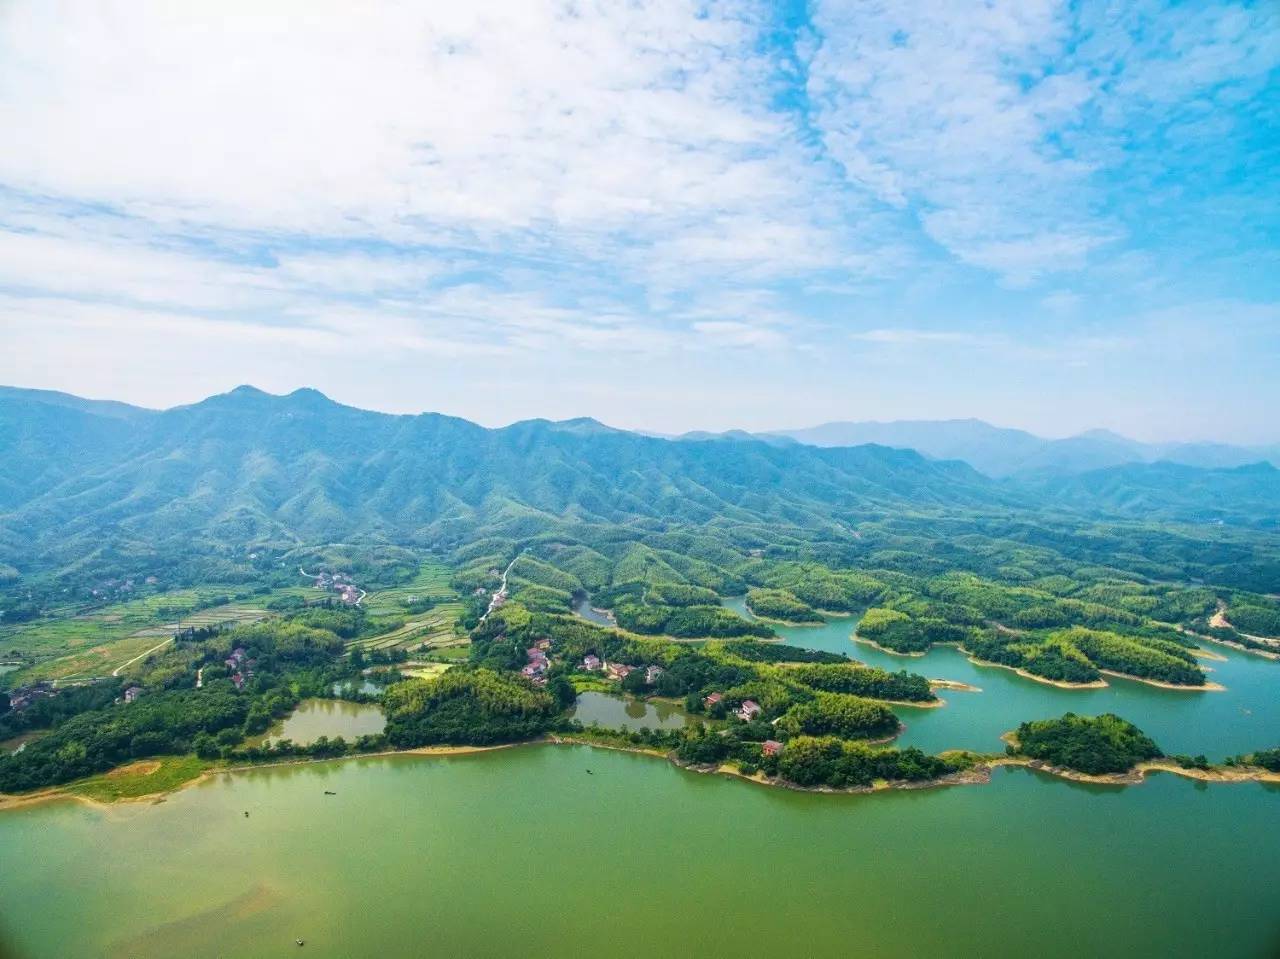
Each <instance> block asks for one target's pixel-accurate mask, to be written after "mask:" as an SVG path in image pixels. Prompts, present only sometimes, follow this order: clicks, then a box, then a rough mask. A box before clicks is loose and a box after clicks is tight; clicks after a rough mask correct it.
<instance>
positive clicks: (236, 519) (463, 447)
mask: <svg viewBox="0 0 1280 959" xmlns="http://www.w3.org/2000/svg"><path fill="white" fill-rule="evenodd" d="M897 426H905V427H906V428H904V429H897V428H895V425H885V426H883V427H878V426H876V425H875V424H869V425H867V426H866V427H865V430H866V431H865V432H864V431H862V430H864V427H858V426H855V425H852V424H833V425H830V426H826V427H818V428H815V429H814V430H812V431H794V434H792V435H788V436H786V437H778V436H773V437H765V438H763V440H761V439H758V438H754V437H751V436H748V435H736V434H735V435H731V436H730V437H728V438H717V439H706V440H696V439H691V438H689V437H685V438H684V439H683V441H681V442H674V441H671V440H666V439H660V438H655V437H650V436H643V435H640V434H638V433H632V432H628V431H624V430H616V429H612V428H610V427H608V426H605V425H603V424H601V423H598V422H596V421H595V420H591V419H575V420H566V421H563V422H550V421H547V420H528V421H524V422H520V423H515V424H513V425H511V426H508V427H505V428H502V429H486V428H484V427H481V426H479V425H477V424H475V423H471V422H469V421H467V420H463V419H458V418H456V417H450V416H443V415H440V414H436V413H424V414H420V415H415V416H409V415H390V414H385V413H376V412H370V411H367V410H360V409H356V408H353V407H349V406H343V405H340V404H338V403H335V402H333V401H332V400H330V399H328V398H327V397H325V396H324V395H322V394H321V393H318V392H316V391H315V390H309V389H303V390H298V391H296V392H294V393H290V394H289V395H287V396H273V395H270V394H267V393H264V392H262V391H260V390H257V389H254V388H252V387H240V388H238V389H235V390H233V391H231V392H230V393H225V394H221V395H218V396H213V397H210V398H208V399H206V400H203V401H201V402H199V403H195V404H192V405H189V406H181V407H176V408H174V409H169V410H163V411H155V410H144V409H141V408H138V407H132V406H128V405H126V404H121V403H110V402H98V401H92V400H84V399H80V398H78V397H73V396H69V395H66V394H61V393H50V392H45V391H34V390H18V389H0V563H6V564H9V565H12V566H15V567H20V566H27V565H30V564H32V563H33V562H38V563H39V564H40V565H46V566H47V565H48V564H51V563H52V564H58V563H62V564H66V563H74V562H78V561H79V560H80V559H81V558H82V557H84V556H86V555H88V554H90V553H95V552H98V551H101V550H108V551H109V550H112V549H119V548H130V549H136V548H145V549H152V548H177V549H180V550H181V549H188V548H190V549H194V548H208V549H222V548H228V547H229V546H231V545H233V544H252V543H273V544H277V545H282V546H286V547H287V546H290V545H293V544H306V543H315V542H338V541H343V540H344V539H348V538H349V539H351V540H362V541H376V542H385V543H398V544H401V545H441V544H445V545H448V544H455V545H456V544H457V543H459V542H462V541H464V540H466V539H468V538H474V537H476V536H478V535H485V534H486V531H488V532H490V533H497V532H500V533H501V534H502V535H506V536H529V535H554V530H556V529H563V528H565V524H572V523H592V524H601V525H609V524H615V525H616V524H626V525H630V526H632V527H633V528H637V529H639V528H644V529H654V530H656V529H662V528H665V527H666V526H667V525H668V524H671V525H673V526H678V525H680V524H689V525H698V526H714V525H720V526H722V527H728V526H733V527H734V528H735V529H737V530H739V534H736V535H741V536H747V537H749V536H750V533H749V530H750V529H751V528H752V527H753V526H755V527H760V528H763V527H765V526H767V527H768V528H769V529H771V530H775V531H776V530H780V529H781V530H785V529H787V528H792V529H797V530H798V529H809V530H814V529H825V530H828V531H839V530H842V529H843V530H846V531H847V530H848V528H849V527H850V526H851V525H852V524H854V523H857V522H861V521H864V520H867V519H872V518H877V517H884V516H886V515H891V514H895V513H896V514H897V515H906V514H908V513H912V514H915V515H920V514H922V513H925V512H930V511H938V510H944V511H946V510H960V511H967V512H971V513H972V512H974V511H978V512H988V513H995V512H1000V513H1002V514H1008V513H1010V512H1011V511H1012V512H1017V511H1028V515H1030V511H1043V510H1045V509H1054V510H1067V511H1071V512H1073V513H1076V514H1088V515H1090V516H1111V517H1124V518H1140V519H1153V518H1154V519H1162V520H1178V521H1186V522H1195V523H1212V522H1230V523H1243V524H1248V525H1261V526H1275V525H1277V523H1278V522H1280V471H1278V470H1276V469H1275V468H1274V467H1273V466H1271V465H1266V464H1262V465H1251V466H1244V467H1236V468H1211V469H1206V468H1203V467H1197V466H1190V465H1176V464H1172V463H1159V464H1145V463H1127V464H1124V465H1120V466H1110V465H1109V464H1110V462H1111V461H1112V460H1113V459H1114V456H1113V457H1112V458H1111V459H1110V460H1109V459H1108V458H1107V457H1106V456H1103V455H1102V454H1100V453H1090V454H1088V455H1091V456H1096V457H1097V458H1098V460H1100V461H1101V462H1103V463H1104V464H1108V468H1106V469H1101V470H1098V469H1088V468H1087V467H1086V465H1085V464H1086V463H1087V462H1088V461H1087V459H1086V455H1085V454H1084V453H1080V454H1079V456H1078V457H1077V458H1076V459H1070V458H1069V457H1066V456H1065V455H1063V456H1061V457H1057V458H1055V456H1054V455H1051V454H1050V453H1049V452H1048V451H1047V449H1046V444H1047V448H1048V449H1057V450H1063V449H1067V450H1069V449H1071V448H1072V447H1071V446H1070V445H1068V446H1066V447H1063V446H1061V445H1059V444H1061V443H1067V444H1071V443H1072V442H1073V441H1058V443H1056V444H1055V443H1054V442H1053V441H1046V440H1039V439H1038V438H1036V437H1032V436H1030V435H1029V434H1022V433H1018V432H1017V431H1013V430H1009V431H1004V430H995V429H994V428H992V427H989V426H986V425H985V424H978V423H973V422H965V423H962V424H961V425H960V426H959V427H956V428H954V429H948V427H950V426H951V424H898V425H897ZM1006 434H1009V435H1010V436H1011V437H1012V438H1011V439H1009V438H1006ZM947 437H950V439H947ZM966 437H967V440H966ZM800 438H805V439H810V440H820V441H822V442H824V443H826V444H828V445H827V446H825V447H820V446H817V445H807V444H804V443H801V442H798V440H799V439H800ZM842 438H847V439H848V441H849V442H853V441H854V440H858V439H866V438H874V439H875V440H877V441H879V445H877V444H868V443H863V444H862V445H853V446H834V445H830V444H834V443H836V442H838V441H839V440H841V439H842ZM886 441H887V442H891V443H893V444H894V445H895V446H900V445H902V444H904V443H906V442H916V443H918V444H919V445H922V446H924V447H925V449H924V451H923V452H924V453H925V454H927V455H921V453H920V452H916V451H915V450H912V449H902V448H893V447H891V446H890V445H884V444H885V443H886ZM925 441H928V442H925ZM1090 444H1092V445H1090ZM1077 445H1083V446H1085V447H1086V448H1087V449H1091V450H1100V449H1104V448H1109V446H1117V445H1122V443H1114V442H1110V441H1108V440H1106V439H1105V438H1099V437H1096V436H1093V437H1081V438H1079V439H1078V444H1077ZM975 453H976V454H983V455H975ZM1001 454H1003V456H1004V457H1005V458H1004V459H1001V458H1000V456H1001ZM961 455H968V456H970V458H971V459H977V460H978V462H979V463H981V465H982V466H985V467H986V469H987V471H990V472H993V473H994V472H1000V473H1006V474H1007V473H1013V474H1015V475H1013V476H1012V477H1009V478H1004V479H993V478H992V477H991V476H988V475H984V474H983V472H980V471H979V470H977V469H974V468H973V466H971V465H969V463H966V462H963V461H961V460H960V459H959V457H960V456H961ZM1062 462H1070V464H1071V465H1070V467H1069V468H1065V467H1060V466H1059V467H1058V468H1057V469H1056V471H1055V467H1054V464H1060V463H1062ZM993 463H999V464H1002V467H1001V469H994V468H993V466H992V464H993ZM1032 464H1034V468H1032ZM1015 467H1016V468H1015Z"/></svg>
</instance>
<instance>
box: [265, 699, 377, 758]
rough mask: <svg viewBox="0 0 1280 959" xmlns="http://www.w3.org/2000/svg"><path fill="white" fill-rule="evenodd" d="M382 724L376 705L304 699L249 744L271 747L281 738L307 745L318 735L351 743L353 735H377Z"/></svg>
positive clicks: (354, 736)
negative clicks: (339, 737) (337, 737)
mask: <svg viewBox="0 0 1280 959" xmlns="http://www.w3.org/2000/svg"><path fill="white" fill-rule="evenodd" d="M386 725H387V720H386V717H385V716H384V715H383V714H382V709H381V707H379V706H373V705H370V704H368V703H352V702H348V701H347V700H345V699H304V700H303V701H302V702H300V703H298V708H297V709H295V710H294V711H293V712H292V713H290V714H289V715H288V716H286V717H285V718H284V719H282V720H279V721H277V722H274V723H272V724H271V726H270V727H269V728H268V729H267V731H266V732H265V733H264V734H263V735H261V736H258V737H254V738H253V739H251V740H250V742H252V743H254V744H255V745H256V744H258V743H266V744H268V745H273V744H275V743H277V742H279V741H280V740H282V739H291V740H293V741H294V742H295V743H297V744H298V745H299V746H307V745H310V744H311V743H313V742H315V741H316V740H317V739H319V738H320V737H321V736H328V737H329V738H330V739H333V738H334V737H336V736H341V737H342V738H343V739H347V740H352V739H355V738H356V737H357V736H364V735H367V734H370V733H380V732H382V730H383V729H385V728H386Z"/></svg>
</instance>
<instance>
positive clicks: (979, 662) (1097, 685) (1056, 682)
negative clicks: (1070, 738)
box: [958, 647, 1107, 689]
mask: <svg viewBox="0 0 1280 959" xmlns="http://www.w3.org/2000/svg"><path fill="white" fill-rule="evenodd" d="M958 648H959V649H960V652H962V653H964V654H965V655H966V656H968V657H969V662H971V663H973V665H975V666H981V667H983V668H985V669H1007V670H1009V671H1010V672H1012V673H1017V674H1018V675H1019V676H1021V677H1022V678H1023V679H1030V680H1031V681H1032V682H1036V683H1044V685H1046V686H1057V687H1058V688H1059V689H1106V688H1107V681H1106V680H1105V679H1095V680H1094V681H1093V682H1091V683H1068V682H1065V681H1063V680H1061V679H1047V678H1046V677H1044V676H1037V675H1036V674H1035V673H1029V672H1027V671H1026V670H1025V669H1023V668H1022V667H1021V666H1006V665H1005V664H1004V663H992V662H988V661H987V660H985V659H978V657H976V656H974V655H973V654H972V653H971V652H969V651H968V650H967V649H965V648H963V647H958Z"/></svg>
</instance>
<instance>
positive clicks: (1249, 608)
mask: <svg viewBox="0 0 1280 959" xmlns="http://www.w3.org/2000/svg"><path fill="white" fill-rule="evenodd" d="M1229 618H1230V621H1231V625H1232V626H1234V627H1235V628H1236V629H1237V630H1239V631H1240V632H1242V633H1251V634H1252V635H1254V636H1270V637H1280V604H1277V603H1274V602H1266V601H1265V600H1263V599H1262V598H1261V597H1252V598H1250V599H1246V600H1245V601H1243V602H1238V603H1234V604H1232V606H1231V609H1230V613H1229Z"/></svg>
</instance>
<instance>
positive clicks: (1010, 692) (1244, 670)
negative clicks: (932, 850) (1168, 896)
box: [725, 598, 1280, 760]
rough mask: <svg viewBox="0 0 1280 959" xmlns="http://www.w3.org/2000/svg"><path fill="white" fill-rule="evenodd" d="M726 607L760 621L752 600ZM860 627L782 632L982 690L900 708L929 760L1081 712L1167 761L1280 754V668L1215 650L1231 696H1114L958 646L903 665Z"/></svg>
mask: <svg viewBox="0 0 1280 959" xmlns="http://www.w3.org/2000/svg"><path fill="white" fill-rule="evenodd" d="M725 605H726V606H729V607H731V608H732V609H735V610H737V611H738V612H741V613H742V614H743V615H746V616H750V615H751V614H750V613H749V612H747V610H746V605H745V603H744V601H743V600H742V599H740V598H735V599H729V600H726V601H725ZM857 622H858V618H857V617H853V616H848V617H834V618H831V619H828V620H827V622H826V623H825V624H824V625H822V626H775V629H776V630H777V632H778V635H779V636H781V637H782V638H783V639H784V641H785V642H787V643H790V644H791V645H793V646H803V647H805V648H806V649H820V650H826V651H828V652H837V653H845V654H847V655H849V656H852V657H854V658H855V659H859V660H861V661H862V662H864V663H866V664H867V665H869V666H879V667H881V668H883V669H889V670H899V669H905V670H908V671H909V672H913V673H921V674H923V675H925V676H928V677H929V678H931V679H951V680H958V681H960V682H963V683H968V684H970V685H971V686H977V687H979V688H980V689H981V690H982V692H980V693H970V692H959V691H955V690H949V689H942V690H939V691H938V695H939V696H941V697H942V698H943V699H944V700H946V703H947V705H946V706H945V707H943V708H941V709H913V708H910V707H902V708H897V709H895V712H897V713H898V715H899V717H901V719H902V721H903V722H904V723H906V724H907V730H906V732H905V733H903V735H902V737H901V738H900V739H899V740H898V742H899V743H901V744H902V745H907V746H919V747H920V748H921V749H924V750H927V751H929V752H937V751H939V750H942V749H951V748H965V749H976V750H983V751H988V752H989V751H992V750H1000V749H1002V748H1003V746H1002V744H1001V742H1000V734H1001V733H1003V732H1006V731H1008V730H1010V729H1014V728H1016V727H1017V725H1018V724H1019V723H1020V722H1023V721H1024V720H1028V719H1043V718H1046V717H1050V716H1060V715H1062V714H1063V713H1065V712H1077V713H1081V714H1084V715H1089V716H1095V715H1097V714H1098V713H1105V712H1113V713H1117V714H1119V715H1121V716H1123V717H1124V718H1125V719H1128V720H1129V721H1130V722H1133V723H1136V724H1137V725H1138V726H1139V727H1141V728H1142V729H1143V730H1144V731H1146V733H1147V734H1148V735H1150V736H1151V737H1152V738H1153V739H1154V740H1155V741H1156V742H1157V743H1159V744H1160V745H1161V746H1162V747H1163V748H1164V749H1165V751H1166V752H1175V753H1189V754H1191V755H1194V754H1196V753H1204V754H1205V755H1206V756H1208V757H1209V758H1210V759H1213V760H1221V759H1223V758H1225V757H1226V756H1229V755H1236V754H1238V753H1247V752H1252V751H1253V750H1255V749H1260V748H1267V747H1271V746H1280V661H1276V660H1270V659H1263V658H1261V657H1259V656H1250V655H1248V654H1247V653H1238V652H1235V651H1234V650H1229V649H1225V648H1223V647H1219V646H1212V645H1209V646H1207V648H1208V649H1209V650H1211V651H1212V652H1214V653H1216V654H1219V655H1222V656H1225V657H1226V658H1225V660H1224V661H1222V662H1218V661H1216V660H1204V661H1202V664H1203V665H1204V666H1205V667H1207V668H1208V669H1210V670H1212V672H1210V673H1209V674H1208V675H1209V678H1210V679H1212V680H1214V681H1215V682H1218V683H1221V684H1222V685H1223V686H1226V687H1227V688H1226V691H1225V692H1185V691H1178V690H1171V689H1159V688H1157V687H1155V686H1148V685H1147V684H1145V683H1139V682H1134V681H1131V680H1125V679H1114V678H1112V677H1107V682H1108V683H1109V684H1110V685H1109V686H1108V687H1107V688H1106V689H1058V688H1057V687H1055V686H1048V685H1045V684H1044V683H1038V682H1035V681H1034V680H1030V679H1025V678H1023V677H1021V676H1018V675H1017V674H1016V673H1014V672H1012V671H1011V670H1007V669H999V668H996V667H991V666H977V665H975V664H973V663H971V662H969V659H968V657H967V656H965V655H964V654H963V653H960V652H958V651H957V650H955V649H953V648H951V647H941V648H935V649H933V650H931V651H930V652H929V653H927V654H926V655H924V656H894V655H892V654H890V653H883V652H880V651H879V650H877V649H873V648H872V647H870V646H867V645H866V644H865V643H855V642H854V641H853V639H852V638H851V637H852V633H853V629H854V627H855V626H856V625H857Z"/></svg>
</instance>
